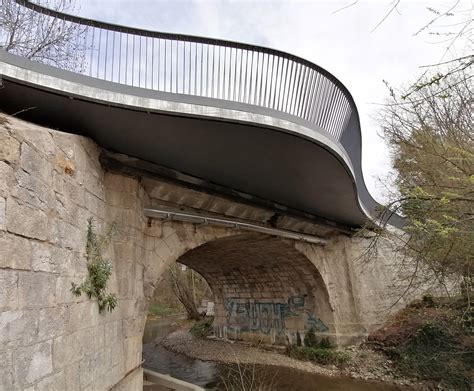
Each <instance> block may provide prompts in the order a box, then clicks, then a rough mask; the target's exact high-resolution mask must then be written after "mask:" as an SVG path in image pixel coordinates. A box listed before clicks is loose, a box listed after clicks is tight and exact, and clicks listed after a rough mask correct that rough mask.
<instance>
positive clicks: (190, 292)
mask: <svg viewBox="0 0 474 391" xmlns="http://www.w3.org/2000/svg"><path fill="white" fill-rule="evenodd" d="M169 272H170V278H171V285H172V287H173V291H174V293H175V295H176V297H177V298H178V300H179V302H180V303H181V304H182V305H183V306H184V309H185V310H186V313H187V314H188V318H189V319H193V320H199V319H201V315H200V314H199V311H198V308H197V302H196V292H195V283H194V280H195V278H196V276H195V272H194V271H193V270H191V269H186V270H181V265H178V264H174V265H171V266H170V268H169ZM199 277H200V276H199ZM200 279H201V280H203V281H204V279H203V278H202V277H200ZM204 282H205V281H204ZM206 286H207V284H206Z"/></svg>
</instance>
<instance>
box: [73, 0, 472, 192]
mask: <svg viewBox="0 0 474 391" xmlns="http://www.w3.org/2000/svg"><path fill="white" fill-rule="evenodd" d="M351 3H353V0H347V1H334V0H333V1H322V0H312V1H309V0H308V1H295V0H292V1H270V0H265V1H264V0H260V1H256V0H254V1H223V0H222V1H218V0H215V1H210V0H209V1H205V0H182V1H178V0H170V1H164V0H80V1H77V2H76V4H78V5H80V9H79V11H78V13H79V14H81V15H82V16H86V17H90V18H94V19H99V20H103V21H107V22H112V23H118V24H124V25H128V26H135V27H140V28H145V29H150V30H157V31H166V32H173V33H184V34H191V35H200V36H205V37H213V38H222V39H228V40H233V41H240V42H245V43H251V44H257V45H262V46H267V47H271V48H275V49H279V50H283V51H287V52H290V53H292V54H295V55H298V56H300V57H303V58H305V59H307V60H309V61H311V62H313V63H315V64H318V65H320V66H322V67H323V68H325V69H327V70H328V71H329V72H331V73H332V74H334V75H335V76H336V77H337V78H339V79H340V80H341V81H342V83H343V84H345V85H346V87H347V88H348V89H349V91H350V92H351V93H352V95H353V97H354V99H355V102H356V105H357V107H358V110H359V114H360V117H361V126H362V138H363V150H362V156H363V161H362V164H363V170H364V175H365V180H366V183H367V186H368V188H369V191H370V192H371V193H372V195H373V196H374V197H375V198H377V199H379V200H382V199H383V193H384V189H383V186H382V185H381V183H380V182H379V179H377V178H383V177H384V176H385V175H386V174H387V173H388V172H389V171H390V158H389V154H388V151H387V148H386V146H385V144H384V142H383V140H382V139H381V138H380V137H379V136H378V135H377V134H378V126H377V124H376V122H375V121H374V120H373V119H372V118H373V117H374V115H375V113H376V111H377V108H378V105H377V104H380V103H382V102H383V101H384V99H385V97H386V96H387V89H386V87H385V86H384V83H383V80H387V81H388V82H389V83H390V84H392V85H394V86H400V85H403V84H405V85H406V84H407V83H409V82H410V81H413V80H414V79H415V77H416V75H418V74H419V73H420V72H421V70H420V69H419V67H420V66H422V65H426V64H432V63H437V62H438V61H439V60H440V59H441V58H442V55H443V53H444V51H445V49H446V44H445V43H440V42H439V41H440V39H439V38H436V37H434V36H433V35H429V34H420V35H417V36H415V35H414V34H415V33H416V32H417V31H418V30H419V29H420V28H421V27H423V25H424V24H426V23H427V22H429V20H430V19H431V18H433V16H434V15H433V13H432V12H430V11H429V10H428V9H427V7H433V8H436V9H438V10H443V11H445V10H447V9H448V8H449V7H450V6H451V5H453V4H454V3H455V0H446V1H437V0H420V1H417V0H401V1H400V3H399V5H398V7H397V12H393V13H392V14H391V15H390V16H389V17H388V18H387V19H386V20H385V21H384V22H383V23H382V24H381V25H380V26H379V27H378V28H377V29H376V30H375V31H372V30H373V29H374V27H375V26H376V25H377V24H378V23H379V22H380V21H381V20H382V19H383V17H384V16H385V14H386V13H387V11H388V10H389V9H390V7H391V4H392V0H387V1H385V0H374V1H368V0H366V1H364V0H359V1H358V2H357V4H356V5H354V6H352V7H349V8H347V9H344V10H341V11H339V12H336V13H335V11H337V10H338V9H340V8H341V7H344V6H345V5H348V4H351ZM466 9H471V10H472V1H470V0H461V1H460V2H459V4H458V6H457V8H456V11H462V10H466ZM455 17H456V16H455ZM455 17H451V18H444V19H442V20H441V21H439V22H438V23H437V25H438V26H439V29H445V30H446V29H448V28H449V29H450V30H452V29H453V27H443V26H445V25H448V24H452V23H453V21H452V20H451V19H453V18H455Z"/></svg>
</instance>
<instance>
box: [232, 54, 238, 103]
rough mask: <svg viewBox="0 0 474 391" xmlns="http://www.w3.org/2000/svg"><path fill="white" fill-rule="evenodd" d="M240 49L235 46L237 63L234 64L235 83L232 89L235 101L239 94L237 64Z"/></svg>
mask: <svg viewBox="0 0 474 391" xmlns="http://www.w3.org/2000/svg"><path fill="white" fill-rule="evenodd" d="M238 57H239V49H237V48H235V64H234V85H233V89H232V98H233V99H232V100H233V101H234V102H235V101H236V100H237V99H236V95H237V65H238Z"/></svg>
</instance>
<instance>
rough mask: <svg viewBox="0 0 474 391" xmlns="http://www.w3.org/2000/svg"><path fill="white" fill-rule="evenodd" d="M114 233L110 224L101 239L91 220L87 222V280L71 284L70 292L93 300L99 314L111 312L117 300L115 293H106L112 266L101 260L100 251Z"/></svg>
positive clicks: (113, 225)
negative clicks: (106, 311) (105, 311)
mask: <svg viewBox="0 0 474 391" xmlns="http://www.w3.org/2000/svg"><path fill="white" fill-rule="evenodd" d="M114 232H115V224H112V225H111V226H110V227H109V229H108V231H107V233H106V234H105V235H104V236H103V237H99V236H98V235H97V234H96V233H95V230H94V224H93V219H92V218H90V219H88V220H87V242H86V261H87V271H88V276H87V278H86V279H85V280H84V281H83V282H82V283H81V284H76V283H74V282H71V292H72V293H73V294H74V295H75V296H80V295H82V294H83V293H84V294H85V295H86V296H87V297H88V298H89V299H95V300H96V301H97V306H98V307H99V313H101V312H103V311H104V310H105V309H107V310H108V311H110V312H112V311H113V310H114V308H115V307H116V306H117V303H118V298H117V295H116V294H115V293H107V291H106V290H107V282H108V281H109V278H110V276H111V275H112V264H111V263H110V262H109V261H108V260H106V259H104V258H103V256H102V251H103V249H104V247H105V246H106V245H107V244H108V243H109V241H110V239H111V238H112V235H113V234H114Z"/></svg>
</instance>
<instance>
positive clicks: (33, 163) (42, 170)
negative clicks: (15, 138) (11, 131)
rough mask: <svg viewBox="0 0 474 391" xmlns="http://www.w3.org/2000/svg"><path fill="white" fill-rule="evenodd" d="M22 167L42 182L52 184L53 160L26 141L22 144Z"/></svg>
mask: <svg viewBox="0 0 474 391" xmlns="http://www.w3.org/2000/svg"><path fill="white" fill-rule="evenodd" d="M20 167H21V168H22V169H23V170H25V171H26V172H27V173H29V174H31V175H33V176H35V177H37V178H38V179H39V180H41V181H42V182H44V183H46V184H48V185H52V183H53V169H52V168H53V166H52V164H51V162H49V161H48V160H47V159H46V158H45V156H44V155H43V154H42V153H40V152H38V151H36V150H34V149H33V148H31V147H30V146H29V145H28V144H26V143H23V144H21V155H20Z"/></svg>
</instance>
